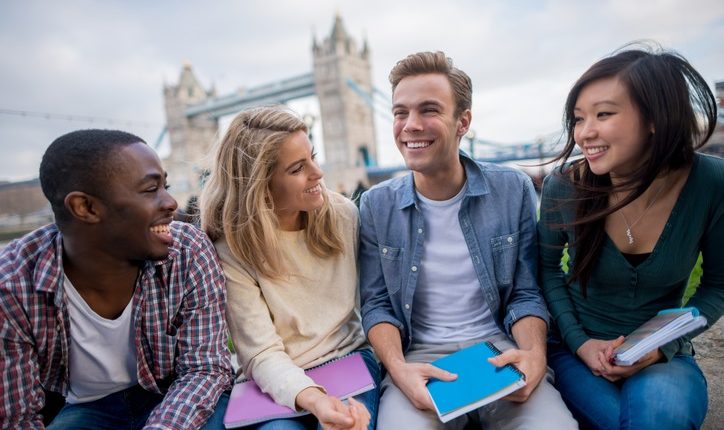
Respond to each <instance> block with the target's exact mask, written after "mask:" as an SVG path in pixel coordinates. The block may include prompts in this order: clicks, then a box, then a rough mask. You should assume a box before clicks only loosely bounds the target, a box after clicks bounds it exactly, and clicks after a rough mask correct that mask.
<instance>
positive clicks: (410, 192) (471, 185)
mask: <svg viewBox="0 0 724 430" xmlns="http://www.w3.org/2000/svg"><path fill="white" fill-rule="evenodd" d="M458 153H459V155H460V161H461V162H462V163H463V168H464V169H465V178H466V179H465V180H466V181H467V187H466V190H465V197H478V196H483V195H485V194H488V193H489V192H490V191H489V189H488V183H487V181H486V179H485V170H484V168H483V166H481V165H480V164H478V163H477V162H475V160H473V159H472V158H470V157H469V156H468V155H467V154H466V153H465V152H464V151H462V150H459V152H458ZM398 192H399V196H400V199H399V202H400V203H399V205H398V209H405V208H407V207H410V206H413V205H415V204H416V203H417V194H416V193H415V181H414V179H413V176H412V172H409V173H408V174H407V175H405V177H403V178H402V185H401V186H400V189H399V191H398Z"/></svg>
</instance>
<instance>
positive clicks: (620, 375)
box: [601, 336, 664, 382]
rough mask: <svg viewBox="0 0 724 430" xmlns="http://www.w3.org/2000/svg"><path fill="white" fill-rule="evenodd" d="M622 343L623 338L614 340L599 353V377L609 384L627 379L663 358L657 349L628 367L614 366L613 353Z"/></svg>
mask: <svg viewBox="0 0 724 430" xmlns="http://www.w3.org/2000/svg"><path fill="white" fill-rule="evenodd" d="M622 343H623V336H621V337H619V338H618V339H616V340H614V341H613V342H612V343H611V344H610V345H609V347H608V348H607V349H606V350H605V351H603V352H602V353H601V360H604V361H605V363H604V366H603V370H602V371H601V376H603V377H604V378H606V379H608V380H609V381H611V382H615V381H618V380H619V379H625V378H629V377H631V376H632V375H634V374H635V373H636V372H638V371H639V370H641V369H643V368H645V367H648V366H650V365H652V364H654V363H658V362H659V361H661V359H662V358H664V355H663V354H662V353H661V350H659V349H658V348H657V349H655V350H653V351H651V352H649V353H648V354H646V355H644V356H643V357H641V359H639V361H637V362H636V363H634V364H632V365H630V366H616V365H615V364H613V363H614V362H613V351H614V350H615V349H616V348H618V347H619V346H620V345H621V344H622Z"/></svg>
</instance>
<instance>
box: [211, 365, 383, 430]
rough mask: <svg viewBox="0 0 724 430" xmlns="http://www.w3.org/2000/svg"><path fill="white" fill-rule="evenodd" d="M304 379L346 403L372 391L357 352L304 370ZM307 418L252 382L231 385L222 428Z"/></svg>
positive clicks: (371, 383)
mask: <svg viewBox="0 0 724 430" xmlns="http://www.w3.org/2000/svg"><path fill="white" fill-rule="evenodd" d="M305 373H306V374H307V376H309V377H310V378H312V380H313V381H314V382H316V383H317V384H319V385H321V386H322V387H324V388H325V390H327V393H328V394H329V395H332V396H335V397H337V398H339V399H346V398H347V397H350V396H355V395H357V394H360V393H364V392H365V391H369V390H371V389H373V388H374V387H375V384H374V381H373V380H372V376H371V375H370V372H369V370H368V369H367V366H366V365H365V363H364V359H363V358H362V356H361V355H360V353H358V352H353V353H351V354H348V355H345V356H343V357H340V358H337V359H334V360H330V361H328V362H326V363H324V364H321V365H319V366H317V367H313V368H311V369H308V370H305ZM306 414H308V412H307V411H302V412H296V411H294V410H292V409H289V408H288V407H286V406H282V405H280V404H277V403H276V402H275V401H274V400H272V398H271V397H270V396H269V395H268V394H265V393H263V392H262V391H261V389H259V386H258V385H256V383H255V382H254V381H253V380H248V381H245V382H240V383H238V384H236V385H234V388H233V389H232V391H231V396H230V397H229V405H228V406H227V408H226V414H225V415H224V426H225V427H226V428H236V427H242V426H246V425H251V424H254V423H260V422H263V421H267V420H271V419H277V418H291V417H295V416H301V415H306Z"/></svg>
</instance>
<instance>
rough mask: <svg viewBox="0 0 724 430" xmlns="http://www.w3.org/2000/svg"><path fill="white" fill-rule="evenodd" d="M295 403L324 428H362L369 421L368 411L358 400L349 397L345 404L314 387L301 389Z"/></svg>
mask: <svg viewBox="0 0 724 430" xmlns="http://www.w3.org/2000/svg"><path fill="white" fill-rule="evenodd" d="M297 405H298V406H300V407H301V408H303V409H306V410H308V411H309V412H311V413H312V414H313V415H314V416H315V417H316V418H317V420H318V421H319V425H320V426H321V427H322V428H323V429H325V430H363V429H366V428H367V426H368V425H369V422H370V413H369V412H368V411H367V408H365V406H364V405H363V404H361V403H360V402H358V401H356V400H354V399H352V398H350V400H349V405H345V404H344V403H342V401H341V400H339V399H338V398H336V397H332V396H329V395H327V394H325V393H324V392H322V390H320V389H319V388H316V387H308V388H305V389H304V390H302V391H301V392H300V393H299V394H298V395H297Z"/></svg>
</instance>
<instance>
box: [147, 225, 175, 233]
mask: <svg viewBox="0 0 724 430" xmlns="http://www.w3.org/2000/svg"><path fill="white" fill-rule="evenodd" d="M151 232H153V233H158V234H168V233H170V232H171V229H170V227H169V225H168V224H164V225H154V226H153V227H151Z"/></svg>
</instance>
